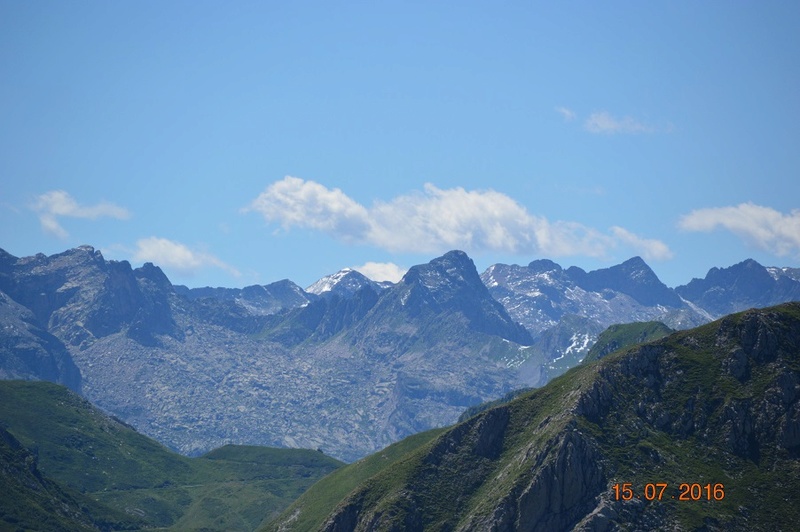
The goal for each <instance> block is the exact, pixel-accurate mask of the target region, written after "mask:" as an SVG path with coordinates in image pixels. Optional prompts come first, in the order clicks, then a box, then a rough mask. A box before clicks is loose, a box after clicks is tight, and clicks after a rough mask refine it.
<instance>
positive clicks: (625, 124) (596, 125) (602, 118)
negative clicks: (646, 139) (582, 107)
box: [583, 111, 655, 135]
mask: <svg viewBox="0 0 800 532" xmlns="http://www.w3.org/2000/svg"><path fill="white" fill-rule="evenodd" d="M583 128H584V129H585V130H586V131H588V132H590V133H604V134H607V135H611V134H614V133H653V132H654V131H655V128H653V127H650V126H648V125H645V124H643V123H641V122H639V121H638V120H636V119H634V118H631V117H630V116H626V117H623V118H620V119H617V118H614V116H612V115H611V113H609V112H607V111H600V112H596V113H592V114H591V115H589V118H587V119H586V122H584V123H583Z"/></svg>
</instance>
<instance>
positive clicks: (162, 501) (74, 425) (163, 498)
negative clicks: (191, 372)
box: [0, 381, 342, 530]
mask: <svg viewBox="0 0 800 532" xmlns="http://www.w3.org/2000/svg"><path fill="white" fill-rule="evenodd" d="M0 425H2V426H3V427H4V428H5V429H6V430H7V431H8V432H9V433H10V434H12V435H13V437H14V438H15V439H16V440H18V441H19V442H20V444H21V445H22V446H23V447H24V448H25V449H27V450H29V451H31V452H32V453H33V455H35V456H36V457H37V461H38V462H37V468H38V471H40V472H41V475H42V476H44V477H46V478H47V479H49V480H52V481H54V482H55V483H57V484H58V485H60V486H63V487H64V488H65V489H67V490H73V491H74V492H78V493H83V494H84V495H85V496H86V497H87V498H88V499H90V500H91V501H95V502H96V503H99V506H98V508H105V509H107V513H108V515H115V512H118V513H121V514H122V515H128V516H132V518H134V520H141V521H143V522H145V523H147V524H148V525H149V526H156V527H175V528H176V529H184V530H185V529H192V530H202V529H208V530H254V529H255V528H257V527H258V526H259V525H260V524H261V523H262V521H264V520H267V519H270V518H272V517H274V516H275V515H276V514H277V513H278V512H280V511H281V510H282V509H284V508H285V507H286V506H287V505H288V504H289V503H291V502H292V501H293V500H294V499H296V498H297V497H298V496H299V495H300V494H301V493H302V492H303V491H305V489H306V488H308V487H309V486H310V485H311V484H313V483H314V482H315V481H316V480H317V479H319V478H321V477H322V476H324V475H325V474H327V473H329V472H331V471H333V470H334V469H336V468H337V467H339V466H341V465H342V463H341V462H339V461H337V460H335V459H333V458H330V457H327V456H324V455H323V454H322V453H319V452H316V451H309V450H298V449H269V448H262V447H246V446H226V447H223V448H221V449H217V450H215V451H212V452H211V453H208V454H207V455H205V456H203V457H200V458H187V457H184V456H181V455H179V454H177V453H174V452H172V451H170V450H169V449H167V448H166V447H164V446H162V445H160V444H158V443H157V442H155V441H153V440H151V439H149V438H147V437H145V436H143V435H141V434H139V433H137V432H136V431H135V430H133V429H132V428H131V427H129V426H127V425H125V424H123V423H121V422H119V421H117V420H115V419H113V418H111V417H109V416H107V415H105V414H104V413H102V412H100V411H99V410H97V409H96V408H94V407H93V406H92V405H90V404H89V403H88V402H86V401H85V400H83V399H82V398H80V397H79V396H77V395H75V394H74V393H72V392H70V391H68V390H67V389H66V388H63V387H61V386H58V385H55V384H51V383H46V382H29V381H0ZM3 497H4V498H6V497H8V496H7V495H4V496H3ZM104 511H105V510H104ZM95 513H97V511H95ZM101 513H102V512H101ZM102 518H103V519H107V517H102Z"/></svg>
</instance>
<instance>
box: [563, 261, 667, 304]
mask: <svg viewBox="0 0 800 532" xmlns="http://www.w3.org/2000/svg"><path fill="white" fill-rule="evenodd" d="M568 272H569V273H570V274H571V276H572V278H573V280H574V281H575V283H576V284H577V285H578V286H580V287H581V288H583V289H585V290H591V291H593V292H600V291H602V290H603V289H612V290H616V291H618V292H622V293H623V294H627V295H629V296H631V297H632V298H633V299H635V300H636V301H638V302H639V303H641V304H642V305H647V306H656V305H664V306H667V307H680V306H681V305H682V302H681V298H680V297H679V296H678V295H677V294H676V293H675V292H674V291H673V290H671V289H670V288H668V287H667V285H665V284H664V283H662V282H661V280H660V279H659V278H658V276H657V275H656V274H655V272H653V270H652V269H651V268H650V266H648V265H647V263H645V262H644V260H642V258H641V257H633V258H630V259H628V260H626V261H625V262H623V263H622V264H618V265H616V266H612V267H610V268H603V269H599V270H594V271H591V272H589V273H581V272H582V270H579V269H577V268H576V269H572V268H570V269H569V270H568Z"/></svg>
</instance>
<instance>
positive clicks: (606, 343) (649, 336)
mask: <svg viewBox="0 0 800 532" xmlns="http://www.w3.org/2000/svg"><path fill="white" fill-rule="evenodd" d="M673 332H675V331H674V330H672V329H670V328H669V327H667V326H666V325H664V324H663V323H661V322H660V321H643V322H636V323H625V324H619V325H612V326H611V327H609V328H608V329H606V330H605V331H603V332H602V333H600V336H599V337H598V338H597V341H596V342H595V344H594V345H593V346H592V348H591V349H589V352H588V353H587V354H586V358H584V359H583V363H584V364H587V363H589V362H593V361H595V360H599V359H601V358H603V357H604V356H606V355H608V354H610V353H613V352H614V351H617V350H619V349H623V348H625V347H629V346H632V345H635V344H643V343H645V342H652V341H654V340H658V339H660V338H663V337H665V336H667V335H669V334H671V333H673Z"/></svg>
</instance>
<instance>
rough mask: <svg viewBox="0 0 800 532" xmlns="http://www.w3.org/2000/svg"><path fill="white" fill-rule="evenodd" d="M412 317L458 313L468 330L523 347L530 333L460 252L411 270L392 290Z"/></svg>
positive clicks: (452, 252)
mask: <svg viewBox="0 0 800 532" xmlns="http://www.w3.org/2000/svg"><path fill="white" fill-rule="evenodd" d="M392 290H393V292H394V293H395V294H396V295H397V297H398V298H399V303H400V306H401V307H402V308H403V311H404V312H405V313H407V314H410V315H412V316H418V315H422V314H425V313H434V314H441V313H446V312H458V313H461V314H462V315H464V316H465V317H466V318H467V319H468V320H469V326H470V328H471V329H472V330H474V331H477V332H482V333H486V334H491V335H495V336H500V337H501V338H505V339H507V340H511V341H513V342H517V343H519V344H524V345H527V344H529V343H530V342H531V338H530V334H529V333H528V332H527V331H526V330H525V328H524V327H522V326H521V325H519V324H518V323H515V322H514V321H513V320H512V319H511V317H510V316H509V315H508V313H507V312H506V310H505V309H504V308H503V306H502V305H501V304H500V303H498V302H497V301H496V300H495V299H494V298H493V297H492V296H491V294H490V293H489V290H488V289H487V288H486V285H484V284H483V281H481V278H480V275H478V270H477V269H475V263H474V262H472V259H470V258H469V257H468V256H467V254H466V253H464V252H463V251H457V250H455V251H450V252H448V253H445V254H444V255H442V256H441V257H438V258H436V259H433V260H432V261H430V262H429V263H427V264H420V265H417V266H413V267H411V268H410V269H409V270H408V272H407V273H406V274H405V276H403V279H402V280H401V281H400V283H398V285H397V286H396V287H395V288H393V289H392Z"/></svg>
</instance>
